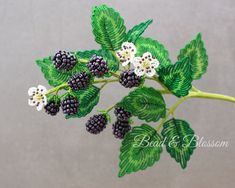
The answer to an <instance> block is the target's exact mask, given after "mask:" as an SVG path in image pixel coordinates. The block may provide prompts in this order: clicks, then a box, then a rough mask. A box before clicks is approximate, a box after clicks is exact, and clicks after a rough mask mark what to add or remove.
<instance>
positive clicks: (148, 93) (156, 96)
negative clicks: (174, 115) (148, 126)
mask: <svg viewBox="0 0 235 188" xmlns="http://www.w3.org/2000/svg"><path fill="white" fill-rule="evenodd" d="M117 106H120V107H123V108H124V109H126V110H127V111H129V112H130V113H131V114H132V115H134V116H137V117H138V118H139V119H141V120H145V121H146V122H150V121H154V122H156V121H158V120H159V119H160V118H162V117H164V116H165V114H166V104H165V101H164V99H163V97H162V95H161V93H160V92H159V91H157V90H155V89H154V88H152V87H141V88H137V89H135V90H134V91H131V92H130V93H129V94H128V95H127V96H126V97H124V98H123V99H122V101H121V102H120V103H118V104H117Z"/></svg>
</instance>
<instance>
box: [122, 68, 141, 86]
mask: <svg viewBox="0 0 235 188" xmlns="http://www.w3.org/2000/svg"><path fill="white" fill-rule="evenodd" d="M141 81H142V78H141V77H140V76H137V75H136V74H135V72H134V71H133V70H127V71H124V72H122V73H121V74H120V78H119V82H120V84H122V85H123V86H124V87H126V88H132V87H138V86H139V85H140V84H141Z"/></svg>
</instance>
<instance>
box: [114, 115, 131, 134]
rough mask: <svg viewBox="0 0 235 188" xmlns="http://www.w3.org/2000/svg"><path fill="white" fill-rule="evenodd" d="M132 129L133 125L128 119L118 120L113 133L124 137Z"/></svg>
mask: <svg viewBox="0 0 235 188" xmlns="http://www.w3.org/2000/svg"><path fill="white" fill-rule="evenodd" d="M130 130H131V126H130V124H129V122H128V121H122V120H119V119H118V120H117V121H116V122H115V123H114V124H113V135H114V136H115V138H119V139H123V138H124V136H125V135H126V133H127V132H129V131H130Z"/></svg>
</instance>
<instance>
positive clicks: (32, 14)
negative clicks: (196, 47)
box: [0, 0, 235, 188]
mask: <svg viewBox="0 0 235 188" xmlns="http://www.w3.org/2000/svg"><path fill="white" fill-rule="evenodd" d="M101 3H106V4H108V5H112V6H113V7H115V8H116V9H117V10H119V11H120V13H121V15H122V16H123V17H124V19H125V21H126V26H127V28H130V27H131V26H133V25H135V24H137V23H139V22H141V21H144V20H146V19H148V18H153V19H154V23H153V24H152V25H151V26H150V27H149V29H148V30H147V31H146V33H145V34H144V35H145V36H151V37H153V38H156V39H158V40H159V41H161V42H162V43H164V44H165V45H166V47H167V48H168V49H169V52H170V55H171V58H172V60H174V61H175V59H176V56H177V54H178V51H179V49H180V48H182V47H183V46H184V45H185V43H186V42H188V41H189V40H191V39H192V38H193V37H194V36H195V35H196V34H197V33H198V32H202V34H203V38H204V40H205V45H206V47H207V50H208V55H209V68H208V72H207V74H206V75H205V76H204V77H203V79H202V80H201V81H200V82H199V81H198V82H194V84H195V85H196V86H198V87H199V88H200V89H202V90H207V91H212V92H213V91H214V92H218V93H224V94H228V95H232V96H235V89H234V78H235V77H234V70H235V63H234V59H235V45H234V44H235V35H234V33H235V1H234V0H223V1H222V0H214V1H209V0H203V1H188V0H181V1H174V0H172V1H156V0H144V1H143V0H142V1H141V0H126V1H85V0H84V1H81V0H67V1H58V0H21V1H16V0H0V54H1V56H0V78H1V79H0V84H1V92H0V95H1V96H0V100H1V103H0V104H1V108H0V114H1V123H0V187H4V188H51V187H57V188H97V187H104V188H106V187H107V188H109V187H113V188H116V187H119V188H120V187H130V188H131V187H135V188H139V187H148V188H152V187H161V188H164V187H169V188H173V187H174V188H178V187H180V188H183V187H201V188H204V187H208V186H211V187H214V188H219V187H234V185H233V184H234V173H235V162H234V158H235V146H234V138H235V132H234V114H235V113H234V112H235V106H234V104H232V103H226V102H221V101H211V100H204V99H193V100H190V101H187V102H185V103H184V104H183V105H182V106H181V107H180V108H179V110H178V111H177V113H176V115H177V117H180V118H183V119H186V120H187V121H188V122H190V124H191V126H192V127H193V129H194V130H195V132H196V133H197V134H198V135H200V136H204V137H205V139H206V140H209V139H215V140H227V141H229V144H230V145H229V147H228V148H198V149H196V150H195V153H194V154H193V156H192V158H191V160H190V162H189V163H188V167H187V169H186V170H182V169H181V168H180V167H179V165H178V164H177V163H176V162H175V161H174V160H172V159H171V158H170V156H169V155H168V154H167V153H166V152H164V153H163V154H162V155H161V160H160V161H159V162H158V163H157V164H156V165H155V166H153V167H152V168H149V169H148V170H146V171H142V172H138V173H135V174H132V175H128V176H126V177H124V178H121V179H120V178H117V173H118V154H119V145H120V141H119V140H116V139H114V138H113V135H112V134H111V127H110V126H109V127H108V128H107V129H106V130H105V131H104V132H103V133H102V134H100V135H98V136H93V135H90V134H88V133H87V132H86V131H85V127H84V124H85V122H86V120H87V118H88V117H85V118H82V119H73V120H67V121H66V120H64V118H63V115H62V114H59V115H58V116H57V117H55V118H51V117H49V116H48V115H46V114H45V113H43V112H41V113H38V112H37V111H36V109H34V108H31V107H29V106H28V105H27V98H28V96H27V90H28V88H29V87H31V86H37V85H38V84H42V85H45V86H46V87H47V88H50V87H49V85H48V84H47V82H46V81H45V80H44V78H43V76H42V74H41V72H40V70H39V68H38V67H37V66H36V64H35V63H34V60H35V59H37V58H40V57H46V56H48V55H50V54H53V53H55V52H56V51H58V50H60V49H63V50H68V51H75V50H84V49H97V48H98V47H99V46H98V45H97V44H96V43H95V42H94V39H93V35H92V32H91V25H90V15H91V12H90V11H91V7H92V6H93V5H99V4H101ZM153 86H155V87H158V85H156V84H153ZM113 90H115V92H114V91H113ZM127 92H128V90H125V89H124V90H123V88H122V87H120V86H119V85H118V84H110V86H108V87H107V88H105V89H104V90H103V91H102V97H101V100H100V105H99V107H100V108H106V107H107V106H109V105H111V104H112V103H114V102H116V101H118V100H120V99H121V97H122V96H124V95H125V94H126V93H127ZM175 100H176V99H175V98H174V97H171V98H169V99H168V102H169V104H172V103H173V102H174V101H175ZM93 113H94V111H93ZM137 123H138V122H137Z"/></svg>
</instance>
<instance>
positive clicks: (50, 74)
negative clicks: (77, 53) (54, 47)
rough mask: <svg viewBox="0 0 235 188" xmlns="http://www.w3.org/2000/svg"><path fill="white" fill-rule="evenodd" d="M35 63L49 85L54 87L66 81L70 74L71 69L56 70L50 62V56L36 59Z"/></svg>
mask: <svg viewBox="0 0 235 188" xmlns="http://www.w3.org/2000/svg"><path fill="white" fill-rule="evenodd" d="M36 63H37V65H38V66H39V67H40V68H41V71H42V73H43V74H44V77H45V79H46V80H47V81H48V83H49V84H50V85H51V86H54V87H55V86H58V85H60V84H62V83H64V82H67V81H68V79H69V78H70V77H71V76H72V71H68V72H61V71H58V70H56V69H55V67H54V65H53V63H52V60H51V57H48V58H44V59H40V60H36Z"/></svg>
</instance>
